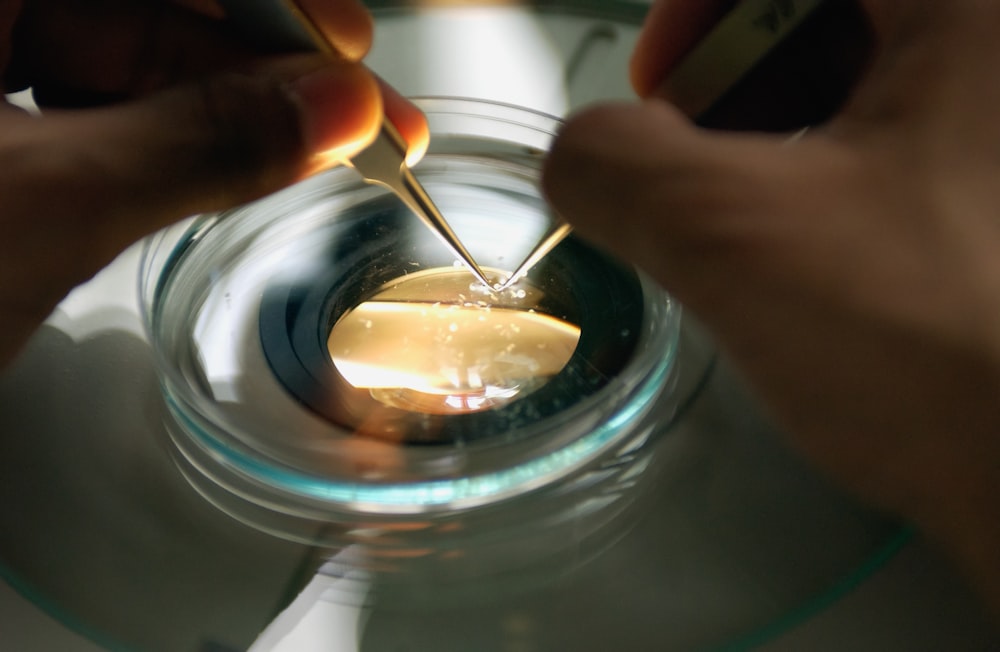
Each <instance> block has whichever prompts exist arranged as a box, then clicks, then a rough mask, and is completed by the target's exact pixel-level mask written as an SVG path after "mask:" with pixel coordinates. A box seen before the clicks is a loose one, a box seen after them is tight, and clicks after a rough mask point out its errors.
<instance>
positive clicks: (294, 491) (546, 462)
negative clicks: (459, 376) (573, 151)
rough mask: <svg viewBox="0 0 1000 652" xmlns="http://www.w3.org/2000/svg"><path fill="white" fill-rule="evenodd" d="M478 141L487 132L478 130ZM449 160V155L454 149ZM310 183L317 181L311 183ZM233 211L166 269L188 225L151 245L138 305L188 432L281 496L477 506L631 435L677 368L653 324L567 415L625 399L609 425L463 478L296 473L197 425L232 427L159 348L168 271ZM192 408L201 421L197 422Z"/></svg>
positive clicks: (192, 237)
mask: <svg viewBox="0 0 1000 652" xmlns="http://www.w3.org/2000/svg"><path fill="white" fill-rule="evenodd" d="M411 100H413V101H414V102H415V103H417V104H418V105H419V106H421V108H423V109H424V110H425V111H426V112H427V113H428V114H430V115H432V116H433V115H460V116H465V117H468V118H470V119H474V120H484V121H489V122H496V121H502V122H505V123H508V124H512V125H514V126H516V127H518V128H525V129H530V130H532V131H536V132H540V133H544V134H547V135H549V136H551V135H552V134H553V130H554V129H555V128H556V127H557V126H558V125H559V124H560V121H559V120H558V119H557V118H555V117H554V116H551V115H548V114H546V113H543V112H540V111H536V110H532V109H525V108H522V107H517V106H514V105H510V104H504V103H500V102H492V101H488V100H479V99H475V98H461V97H459V98H455V97H446V96H425V97H417V98H411ZM498 114H499V115H498ZM471 137H472V138H479V137H480V136H478V135H475V134H473V135H472V136H471ZM430 156H434V153H433V152H432V153H431V154H430ZM444 156H447V153H445V154H444ZM331 173H334V174H341V173H345V170H343V169H337V170H333V171H330V172H327V173H323V174H331ZM308 182H309V180H306V181H305V183H308ZM234 210H239V209H234ZM227 214H228V211H223V212H221V213H218V214H212V215H208V216H202V217H200V218H195V219H194V220H193V221H192V222H190V223H189V224H188V225H187V226H186V228H185V229H184V232H183V234H182V235H181V236H180V237H179V238H178V239H177V241H176V242H175V243H173V244H172V245H171V246H170V251H169V253H167V254H166V255H165V259H164V262H163V263H162V266H161V267H156V268H154V265H155V264H156V261H154V259H156V258H157V255H158V254H159V253H160V252H159V248H160V247H162V246H163V245H164V244H165V243H164V240H165V239H166V238H167V237H168V233H170V232H171V229H177V228H181V227H178V226H177V225H175V226H174V227H171V228H168V229H165V230H163V231H161V232H159V233H157V234H154V235H152V236H150V237H148V238H147V239H146V240H145V241H144V243H143V246H142V253H141V259H140V267H139V301H140V307H141V310H142V316H143V325H144V328H145V331H146V334H147V337H148V338H149V341H150V343H151V345H152V348H153V351H154V357H155V359H156V362H157V373H158V374H159V375H160V383H161V387H162V389H163V394H164V397H165V398H166V400H167V404H168V407H169V408H170V413H171V414H172V415H173V416H174V418H175V420H178V421H179V425H181V427H182V428H183V429H184V431H185V433H186V434H187V435H189V436H190V437H191V438H192V439H193V440H194V441H195V443H196V444H197V445H198V446H200V447H201V448H202V449H203V450H205V451H207V452H208V453H209V454H210V455H211V456H212V457H213V458H214V459H215V460H216V461H217V462H218V463H220V464H222V465H223V466H225V467H226V468H228V469H229V470H230V471H234V472H236V473H237V474H238V475H241V476H243V477H244V478H245V479H247V480H250V481H252V482H256V483H262V484H264V485H266V486H267V487H268V488H269V489H272V490H277V491H279V492H281V493H283V494H286V495H290V496H298V497H300V498H305V499H310V500H319V501H321V502H323V503H326V504H330V505H333V506H344V507H348V506H349V507H350V509H351V511H354V510H355V509H365V510H370V509H376V510H379V509H381V510H388V511H394V510H405V509H406V508H408V507H410V508H412V509H424V510H426V509H433V508H445V507H446V508H449V509H456V508H463V507H471V506H476V505H480V504H483V503H487V502H493V501H496V500H501V499H503V498H505V497H509V496H513V495H517V494H520V493H523V492H525V491H530V490H532V489H535V488H537V487H540V486H544V485H546V484H548V483H551V482H553V481H555V480H557V479H559V478H561V477H564V476H566V475H568V474H571V473H572V472H573V471H575V470H576V469H579V468H580V467H582V466H584V465H586V464H587V463H588V462H589V461H592V460H593V459H594V458H595V457H596V456H597V455H599V454H600V453H601V452H603V451H605V450H607V449H608V448H609V447H611V446H612V445H614V444H615V443H617V442H618V441H619V440H620V439H623V438H622V437H620V435H622V434H623V433H624V434H628V433H629V432H630V430H629V429H630V426H633V425H634V424H636V423H638V422H639V421H641V419H642V417H643V416H645V415H646V414H647V413H648V412H650V411H651V410H652V409H653V405H654V401H653V399H654V398H655V397H656V396H657V395H658V394H659V392H660V389H661V388H662V387H663V386H664V385H666V384H667V382H666V381H667V379H668V376H669V374H670V372H671V370H672V369H673V368H674V362H675V359H676V357H677V346H678V341H679V338H680V329H679V328H661V329H658V330H659V331H661V332H659V333H658V334H659V336H660V338H659V339H658V340H657V341H655V342H650V337H651V332H650V330H649V329H645V331H644V332H643V334H642V336H641V339H640V342H639V343H638V344H637V347H636V352H635V354H634V357H633V359H632V360H631V361H630V362H629V364H628V366H627V367H626V369H625V370H624V371H623V372H622V373H623V375H625V374H628V375H629V376H630V382H629V383H623V381H622V380H621V376H619V377H617V378H615V379H613V380H612V381H611V382H610V383H609V385H608V386H606V387H604V388H602V389H601V390H600V391H598V392H597V393H596V394H594V395H593V396H590V397H587V399H585V400H584V401H582V402H581V403H580V404H578V405H576V406H574V407H573V408H572V409H571V410H570V411H569V413H570V414H571V415H572V414H579V413H581V412H583V413H585V412H586V411H587V410H588V409H589V410H593V409H595V404H598V403H599V402H600V401H601V400H602V399H607V397H608V396H609V395H612V396H614V397H615V398H616V399H617V402H616V403H615V404H614V405H615V407H614V410H613V411H611V412H610V413H605V414H604V417H605V419H604V422H603V423H601V424H600V425H599V426H597V427H596V428H594V429H592V430H591V431H590V432H588V433H587V434H585V435H583V436H580V437H577V438H574V439H572V440H570V441H569V442H567V444H566V445H565V446H560V447H558V448H556V449H555V450H552V451H549V452H547V453H546V454H544V455H542V456H540V457H537V458H532V459H529V460H527V461H524V462H521V463H519V464H515V465H513V466H507V467H501V468H499V469H496V470H494V471H489V472H485V473H479V474H477V475H472V476H468V477H464V478H448V479H434V480H428V481H417V482H396V483H362V482H350V481H342V480H330V479H327V478H322V477H321V476H316V475H311V474H308V473H303V472H300V471H297V470H295V469H292V468H289V467H287V466H283V465H281V464H280V463H275V462H274V461H271V460H268V459H267V458H258V457H255V456H253V455H251V454H249V453H247V452H245V451H241V450H237V449H235V448H234V447H232V446H229V445H227V444H226V442H225V441H224V440H223V439H220V438H219V437H217V436H216V435H214V434H213V433H212V432H210V431H209V430H208V429H206V427H203V425H202V424H201V423H199V422H198V421H199V420H204V422H205V425H207V426H208V428H209V429H212V430H216V431H217V432H220V433H226V432H227V431H228V428H227V427H226V426H225V425H224V421H225V419H220V418H219V415H218V414H216V413H215V410H214V409H213V406H212V405H211V402H210V401H208V400H207V399H206V398H205V397H203V396H200V395H198V394H197V393H196V392H194V391H193V389H192V388H191V387H189V386H188V383H186V382H185V380H184V378H183V376H182V374H181V373H180V372H179V370H178V369H177V368H176V367H175V365H174V364H173V363H172V362H171V361H170V360H169V359H168V357H167V355H166V354H165V353H164V352H163V351H162V350H161V347H160V346H159V345H158V343H157V336H156V334H157V329H156V322H157V321H158V314H159V306H158V298H159V297H158V295H159V293H160V291H161V287H162V283H163V279H164V278H166V277H167V276H169V274H170V273H171V268H172V267H174V265H175V264H176V262H177V260H178V259H179V258H181V257H182V255H183V254H184V253H185V252H187V251H189V249H190V248H192V247H195V246H197V244H198V241H199V240H200V238H201V237H202V235H203V234H204V233H205V232H206V231H207V230H210V229H212V228H215V225H216V224H218V223H220V222H223V221H224V217H225V215H227ZM161 255H162V254H161ZM640 282H641V285H642V289H643V297H644V299H645V301H646V305H647V309H648V308H649V307H651V306H652V305H653V301H654V299H653V297H656V298H662V299H663V300H664V302H665V310H666V311H668V312H671V313H672V314H673V321H674V322H675V323H679V321H680V307H679V306H678V305H677V304H676V302H674V301H673V300H671V299H670V298H669V297H668V296H667V295H666V294H665V293H664V292H663V291H662V290H660V289H659V288H658V287H657V286H655V284H653V283H652V282H651V281H649V279H648V278H646V277H644V276H643V275H642V274H641V272H640ZM660 317H661V318H662V317H663V315H660ZM657 346H658V347H659V349H658V350H659V351H660V353H659V355H646V358H647V359H643V357H642V354H643V352H644V351H645V352H646V353H647V354H648V352H649V350H650V349H651V347H657ZM192 414H193V415H195V416H196V417H197V419H194V418H192ZM567 418H568V417H567V414H564V413H559V414H557V415H554V416H553V417H549V418H548V419H546V420H545V421H543V422H540V423H537V424H532V426H531V427H532V429H533V430H541V429H542V426H544V425H546V424H548V425H549V426H550V427H552V428H555V427H559V425H560V424H561V423H563V422H565V420H566V419H567ZM670 421H671V420H670V419H668V420H667V422H666V423H665V424H663V427H664V428H666V427H667V426H669V423H670Z"/></svg>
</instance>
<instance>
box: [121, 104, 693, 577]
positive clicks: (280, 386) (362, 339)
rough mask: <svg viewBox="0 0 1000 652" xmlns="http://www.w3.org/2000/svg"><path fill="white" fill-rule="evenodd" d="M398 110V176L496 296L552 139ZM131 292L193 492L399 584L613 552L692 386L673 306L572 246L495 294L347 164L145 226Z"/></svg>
mask: <svg viewBox="0 0 1000 652" xmlns="http://www.w3.org/2000/svg"><path fill="white" fill-rule="evenodd" d="M417 103H418V104H419V105H420V107H421V108H422V109H423V110H424V111H425V112H426V114H427V116H428V120H429V123H430V127H431V132H432V134H433V139H432V145H431V150H430V151H429V152H428V154H427V156H426V157H425V159H424V160H423V161H422V162H421V163H420V165H419V166H418V167H417V168H416V170H415V171H416V174H417V176H418V178H419V179H420V181H421V183H422V184H423V185H424V186H425V188H426V189H427V191H428V192H429V194H430V195H431V197H432V198H433V199H434V201H435V202H436V203H437V204H438V206H439V208H440V209H441V211H442V213H443V214H444V215H445V216H447V218H448V219H449V222H450V223H451V225H452V227H453V228H454V229H455V231H456V232H457V233H458V234H459V236H460V237H461V239H462V241H463V242H464V243H465V245H466V246H467V247H468V249H469V250H470V251H471V253H472V254H473V256H474V257H475V258H476V260H477V261H478V262H479V263H480V265H482V266H484V267H485V268H486V269H487V270H489V272H490V273H491V274H495V275H496V276H497V277H498V278H500V279H502V278H503V277H504V275H509V274H510V273H511V271H512V270H514V269H516V268H517V266H518V265H519V264H520V262H521V261H522V260H523V259H524V258H525V257H526V256H527V255H528V253H529V252H530V251H531V249H532V248H533V247H534V245H535V244H536V243H537V241H538V240H539V239H540V238H542V237H543V236H544V235H545V234H546V233H547V232H548V231H549V230H550V229H551V228H552V227H553V225H554V224H555V222H556V220H555V218H554V216H553V215H551V213H550V212H549V210H548V208H547V206H546V204H545V202H544V201H543V199H542V198H541V195H540V191H539V188H538V184H537V177H538V171H539V167H540V162H541V159H542V156H543V154H544V152H545V151H546V149H547V147H548V143H549V141H550V139H551V138H552V135H553V134H554V132H555V129H556V128H557V126H558V122H557V121H556V120H555V119H554V118H551V117H549V116H546V115H544V114H541V113H536V112H533V111H528V110H524V109H520V108H517V107H512V106H506V105H500V104H495V103H488V102H482V101H476V100H467V99H457V98H424V99H419V100H417ZM141 289H142V291H141V301H142V306H143V309H144V312H145V320H146V326H147V329H148V334H149V338H150V341H151V342H152V345H153V348H154V352H155V355H156V360H157V366H158V368H159V373H160V375H161V381H162V384H163V390H164V396H165V398H166V403H167V405H168V407H169V411H170V414H171V415H172V421H171V423H170V424H168V426H169V432H170V438H171V444H172V447H173V451H174V452H175V454H176V459H177V462H178V464H179V466H180V468H181V470H182V471H183V472H184V474H185V475H186V477H187V478H188V479H189V481H190V482H191V483H192V484H193V485H194V486H195V487H196V488H197V489H198V490H199V492H201V493H202V495H204V496H205V497H207V498H208V499H209V500H210V501H211V502H213V503H214V504H216V505H217V506H218V507H220V508H221V509H222V510H224V511H225V512H227V513H228V514H230V515H232V516H234V517H236V518H237V519H239V520H241V521H243V522H245V523H247V524H250V525H252V526H254V527H257V528H259V529H262V530H265V531H267V532H271V533H273V534H276V535H278V536H281V537H285V538H288V539H291V540H294V541H299V542H303V543H307V544H311V545H320V546H326V547H330V548H333V549H338V550H343V549H345V548H349V547H350V548H352V549H353V553H352V557H351V559H352V562H351V564H352V567H354V568H356V569H362V570H365V571H369V572H376V573H379V574H380V575H381V576H383V577H389V578H390V579H392V578H396V577H398V578H400V579H401V581H405V582H410V583H411V582H414V581H417V582H426V581H434V582H440V581H459V580H464V579H468V578H472V577H475V578H481V577H482V576H484V575H490V576H494V577H499V576H500V575H502V574H505V573H508V572H509V571H511V570H513V569H518V568H526V567H529V566H532V567H536V568H537V567H538V565H540V564H544V565H545V566H546V567H548V568H553V569H554V568H561V565H560V564H559V563H555V560H559V559H564V560H573V562H574V563H575V562H578V561H580V560H581V557H582V555H581V550H583V549H585V548H586V549H595V550H596V549H598V548H599V547H600V546H598V545H595V544H596V542H598V541H601V540H607V541H610V540H613V539H615V538H616V537H617V536H619V535H620V534H621V532H622V531H623V529H624V528H625V527H627V523H628V518H627V516H626V515H627V514H628V513H629V511H630V510H629V509H628V508H629V506H631V505H632V504H634V502H635V498H636V497H637V496H638V495H640V494H641V490H640V487H641V486H642V485H643V483H642V482H640V481H639V480H640V478H641V476H642V475H643V473H642V472H643V470H644V469H646V468H647V467H648V466H649V464H650V463H651V459H650V458H651V456H652V451H653V450H654V447H653V446H652V442H653V441H655V439H656V435H657V434H658V433H661V432H663V431H664V430H665V429H666V428H668V427H669V425H670V423H671V422H672V419H673V418H674V416H675V415H676V414H677V413H678V411H679V408H680V407H681V406H682V405H684V404H685V403H686V402H687V401H688V400H690V398H691V397H692V396H693V394H694V393H695V391H696V388H697V386H698V383H699V382H700V378H701V377H703V375H704V373H705V370H706V369H707V365H706V364H700V365H690V364H689V365H687V366H685V368H684V369H683V371H684V374H683V376H684V378H683V382H680V381H681V380H682V379H681V376H682V374H681V367H680V366H679V365H678V364H677V351H678V343H679V338H680V333H681V311H680V308H679V306H678V305H677V304H676V303H675V302H674V301H673V300H671V298H670V297H669V296H667V295H666V294H665V293H664V292H663V291H662V290H661V289H660V288H659V287H657V286H656V285H655V284H653V283H652V282H651V281H650V280H649V279H647V278H645V277H644V276H643V275H642V274H641V273H639V272H638V271H636V270H635V269H633V268H631V267H629V266H627V265H624V264H622V263H621V262H619V261H617V260H615V259H613V258H611V257H610V256H608V255H607V254H606V253H604V252H602V251H601V250H599V249H597V248H595V247H593V246H591V245H589V244H587V243H585V242H583V241H581V240H579V239H576V238H573V237H572V236H570V237H569V238H567V239H566V240H564V241H563V242H562V243H560V244H559V245H558V246H557V247H556V248H555V249H554V250H553V251H552V252H551V253H550V254H549V255H548V256H546V257H545V258H544V259H543V260H542V261H541V262H540V263H539V264H537V265H536V266H535V267H534V268H532V270H531V271H530V272H529V273H528V275H527V277H526V278H524V279H523V280H522V281H519V282H518V283H517V284H515V285H513V286H512V287H511V288H509V289H506V290H504V291H502V292H496V291H495V290H491V289H488V288H486V287H484V286H483V285H481V284H479V283H478V282H476V281H475V279H474V278H473V277H472V276H471V274H469V273H468V272H467V271H466V270H464V268H462V267H461V266H460V265H459V264H458V263H457V262H456V261H455V260H454V258H453V256H452V254H451V253H450V252H449V250H448V249H446V248H445V247H444V246H443V245H442V244H441V243H440V242H439V241H438V239H437V238H436V237H435V235H434V234H433V233H431V232H430V231H429V230H428V229H427V228H426V227H425V226H424V225H423V224H422V223H420V222H419V221H418V220H417V219H416V217H415V216H414V215H412V214H411V213H410V212H409V211H408V210H407V209H406V208H405V207H404V206H403V205H402V204H401V203H400V202H399V200H398V199H397V198H395V197H394V196H392V195H391V194H389V193H388V191H386V190H384V189H382V188H379V187H375V186H370V185H366V184H364V183H363V182H361V181H360V179H359V178H358V176H357V175H356V174H355V173H354V171H353V170H349V169H337V170H332V171H330V172H327V173H324V174H322V175H319V176H316V177H314V178H312V179H310V180H308V181H306V182H304V183H302V184H299V185H298V186H295V187H294V188H291V189H289V190H287V191H284V192H281V193H278V194H276V195H274V196H271V197H269V198H267V199H265V200H263V201H260V202H257V203H254V204H252V205H248V206H245V207H242V208H239V209H236V210H234V211H230V212H228V213H223V214H219V215H213V216H206V217H202V218H198V219H196V220H195V221H193V222H192V223H190V224H187V225H180V226H177V227H175V228H173V229H168V230H167V231H164V232H162V233H160V234H158V235H157V236H155V237H154V238H152V239H150V240H149V241H148V243H147V245H146V248H145V251H144V257H143V261H142V265H141ZM532 577H533V578H536V579H537V578H538V577H540V575H539V574H538V573H532Z"/></svg>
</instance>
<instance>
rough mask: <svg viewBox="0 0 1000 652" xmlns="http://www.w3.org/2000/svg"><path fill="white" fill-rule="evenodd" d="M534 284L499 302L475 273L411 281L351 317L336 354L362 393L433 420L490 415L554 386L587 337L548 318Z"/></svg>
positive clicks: (337, 331)
mask: <svg viewBox="0 0 1000 652" xmlns="http://www.w3.org/2000/svg"><path fill="white" fill-rule="evenodd" d="M542 298H543V293H542V292H541V291H540V290H539V289H538V288H536V287H533V286H531V285H530V284H529V283H527V282H524V281H522V282H520V283H518V284H516V285H514V286H512V287H510V288H508V289H506V290H504V291H502V292H494V291H492V290H490V289H488V288H486V287H485V286H483V285H481V284H480V283H477V282H475V281H474V280H472V279H471V277H470V276H469V274H468V272H466V271H465V270H461V269H454V268H439V269H433V270H428V271H425V272H420V273H416V274H411V275H407V276H404V277H401V278H399V279H396V280H395V281H394V282H392V283H389V284H388V285H386V286H385V287H384V288H383V289H382V290H381V291H380V292H378V293H377V294H376V295H375V296H373V297H372V298H371V299H369V300H367V301H364V302H363V303H361V304H360V305H358V306H357V307H355V308H354V309H353V310H351V311H349V312H348V313H346V314H345V315H344V316H343V317H341V318H340V319H339V320H338V321H337V323H336V324H335V325H334V326H333V328H332V329H331V331H330V336H329V339H328V340H327V348H328V350H329V353H330V356H331V357H332V359H333V363H334V365H335V366H336V368H337V370H338V371H339V372H340V374H341V375H342V376H343V377H344V378H345V379H346V380H347V382H349V383H350V384H351V385H352V386H354V387H357V388H362V389H368V390H369V391H370V392H371V395H372V397H373V398H375V399H376V400H377V401H379V402H381V403H383V404H385V405H388V406H391V407H396V408H401V409H406V410H410V411H414V412H422V413H426V414H456V413H470V412H479V411H482V410H488V409H490V408H494V407H499V406H501V405H505V404H507V403H509V402H510V401H512V400H514V399H516V398H521V397H523V396H524V395H526V394H528V393H530V392H531V391H533V390H535V389H537V388H538V387H541V386H542V385H544V384H545V383H546V382H547V381H548V380H549V379H550V378H551V377H553V376H555V375H556V374H558V373H559V372H560V371H561V370H562V369H563V367H565V366H566V364H567V363H568V362H569V360H570V357H571V356H572V355H573V352H574V351H575V350H576V345H577V342H578V341H579V339H580V328H579V327H578V326H577V325H575V324H572V323H569V322H568V321H565V320H564V319H562V318H560V317H557V316H554V315H550V314H546V313H544V312H542V311H540V310H539V303H540V301H541V300H542Z"/></svg>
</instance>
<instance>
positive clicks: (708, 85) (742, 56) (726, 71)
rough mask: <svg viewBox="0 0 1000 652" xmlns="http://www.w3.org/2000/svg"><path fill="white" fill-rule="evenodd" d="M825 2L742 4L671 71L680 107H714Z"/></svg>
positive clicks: (545, 248) (531, 258)
mask: <svg viewBox="0 0 1000 652" xmlns="http://www.w3.org/2000/svg"><path fill="white" fill-rule="evenodd" d="M823 2H824V0H741V2H738V3H737V4H736V5H735V6H734V7H733V8H732V9H731V10H730V11H729V13H727V14H726V15H725V16H724V17H723V18H722V20H721V21H720V22H719V24H718V25H716V26H715V27H714V28H713V29H712V30H711V31H710V32H709V33H708V34H707V35H706V36H705V37H704V38H703V39H702V40H701V41H699V42H698V44H697V45H696V46H695V47H694V48H693V49H692V50H691V51H690V52H689V53H688V54H687V55H686V56H685V57H684V58H683V59H682V60H681V62H680V64H678V66H677V67H676V68H675V69H674V70H673V71H672V72H671V73H670V76H669V80H668V81H669V85H670V87H671V91H672V93H673V96H674V104H675V105H676V106H677V107H678V108H679V109H680V110H681V111H683V112H684V113H685V114H686V115H688V116H690V117H691V118H697V117H698V116H699V115H701V114H702V113H704V112H705V111H707V110H708V109H710V108H712V106H714V105H715V104H716V103H717V102H719V101H720V100H721V99H722V98H723V96H725V94H726V93H727V92H728V91H729V90H730V89H731V88H733V86H735V85H736V84H737V83H738V82H739V81H740V80H741V79H743V77H744V76H745V75H746V74H747V73H749V72H750V71H751V70H752V69H753V68H754V67H755V66H756V65H757V64H758V63H759V62H760V61H761V60H762V59H763V58H764V57H765V56H767V55H768V54H769V53H770V52H771V51H772V50H773V49H774V48H775V47H776V46H777V45H778V44H780V43H781V42H782V41H784V39H785V38H786V37H787V36H789V35H790V34H791V33H793V32H794V31H795V29H796V28H798V27H799V25H801V24H802V22H803V21H805V20H806V19H807V18H808V17H809V16H810V15H812V14H813V13H814V12H815V10H816V9H818V8H819V7H820V6H821V5H822V4H823ZM571 231H572V228H571V227H570V225H569V224H568V223H566V222H565V221H563V220H561V219H560V220H559V221H557V223H556V224H555V225H554V226H553V227H552V229H551V230H550V231H549V232H548V234H547V235H546V236H545V237H544V238H542V239H541V240H540V241H539V243H538V245H536V247H535V249H534V250H533V251H532V252H531V253H530V254H528V257H527V258H525V260H524V262H523V263H521V265H520V266H519V267H518V268H517V269H516V270H515V271H514V273H513V274H511V276H510V277H509V278H508V279H507V281H505V282H504V283H503V285H501V286H500V289H504V288H506V287H509V286H510V285H513V284H514V283H516V282H517V281H518V280H520V279H521V278H523V277H524V276H525V275H527V273H528V272H529V271H530V270H531V268H532V267H533V266H534V265H535V263H537V262H538V261H540V260H541V259H542V258H544V257H545V255H546V254H547V253H548V252H550V251H551V250H552V249H554V248H555V247H556V245H558V244H559V243H560V242H561V241H562V240H563V238H565V237H566V236H567V235H569V234H570V232H571Z"/></svg>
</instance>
